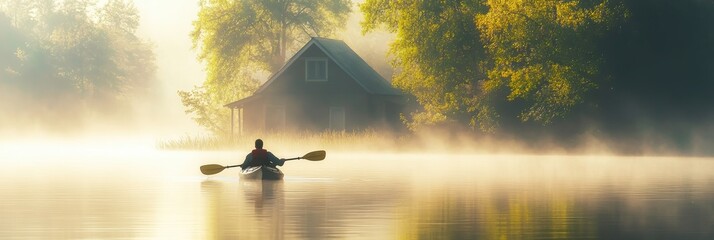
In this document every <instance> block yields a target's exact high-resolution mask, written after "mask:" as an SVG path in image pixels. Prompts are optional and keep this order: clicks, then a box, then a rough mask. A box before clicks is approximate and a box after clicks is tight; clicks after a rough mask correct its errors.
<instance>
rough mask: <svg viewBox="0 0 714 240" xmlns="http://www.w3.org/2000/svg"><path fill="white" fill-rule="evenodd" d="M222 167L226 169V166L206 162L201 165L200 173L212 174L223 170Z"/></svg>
mask: <svg viewBox="0 0 714 240" xmlns="http://www.w3.org/2000/svg"><path fill="white" fill-rule="evenodd" d="M223 169H226V167H224V166H221V165H218V164H208V165H203V166H201V173H203V174H205V175H213V174H216V173H219V172H221V171H223Z"/></svg>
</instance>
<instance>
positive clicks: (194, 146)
mask: <svg viewBox="0 0 714 240" xmlns="http://www.w3.org/2000/svg"><path fill="white" fill-rule="evenodd" d="M258 138H260V139H263V140H264V141H265V143H266V148H267V149H270V150H274V151H281V152H303V151H311V150H318V149H323V150H327V151H341V152H381V153H449V154H517V155H518V154H527V155H530V154H535V155H623V156H680V157H681V156H690V157H710V156H714V152H713V151H712V150H711V149H708V148H706V147H705V145H706V144H704V143H700V144H696V145H698V147H697V146H693V147H689V148H686V149H685V148H681V147H677V146H673V145H672V144H671V143H665V142H656V141H652V142H649V144H632V143H629V144H625V143H622V142H619V143H618V142H616V141H606V140H603V139H598V138H596V137H592V136H590V137H584V138H581V139H579V140H577V141H573V142H571V144H563V143H562V142H558V141H557V140H555V138H548V137H543V138H541V139H539V140H538V141H524V140H523V139H494V138H491V137H482V138H477V137H474V136H470V135H468V134H458V133H454V132H449V133H444V132H404V133H392V132H385V131H377V130H363V131H326V132H297V133H295V132H293V133H286V132H275V133H263V134H244V135H241V136H234V137H233V138H231V137H230V136H218V135H198V136H192V135H185V136H183V137H180V138H173V139H159V140H157V141H156V145H155V147H156V148H157V149H158V150H166V151H230V150H246V149H252V147H253V144H254V141H255V139H258Z"/></svg>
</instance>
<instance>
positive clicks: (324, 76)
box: [225, 37, 405, 133]
mask: <svg viewBox="0 0 714 240" xmlns="http://www.w3.org/2000/svg"><path fill="white" fill-rule="evenodd" d="M225 106H226V107H228V108H230V109H231V120H232V123H233V124H232V131H234V132H239V133H240V132H270V131H288V132H291V131H326V130H332V131H344V130H347V131H353V130H363V129H368V128H371V129H378V130H381V129H400V128H402V124H401V121H400V114H401V113H402V112H403V111H404V108H405V95H404V94H403V93H402V92H401V91H399V90H397V89H395V88H394V87H392V85H391V84H390V83H389V82H387V80H385V79H384V78H383V77H382V76H380V75H379V74H378V73H377V72H376V71H374V69H372V68H371V67H370V66H369V65H368V64H367V63H366V62H365V61H364V60H363V59H362V58H361V57H360V56H359V55H357V53H355V52H354V51H352V49H351V48H350V47H349V46H347V44H345V42H343V41H340V40H334V39H327V38H318V37H313V38H312V39H311V40H310V41H309V42H308V43H307V44H305V46H304V47H302V48H301V49H300V51H298V52H297V53H296V54H295V55H294V56H293V57H292V58H290V60H288V61H287V63H286V64H285V65H284V66H283V67H282V68H281V69H280V70H279V71H278V72H276V73H275V74H273V75H272V76H271V77H270V78H269V79H268V80H267V81H266V82H265V83H264V84H263V85H262V86H261V87H260V88H259V89H258V90H257V91H256V92H255V93H254V94H253V95H252V96H250V97H247V98H244V99H240V100H238V101H235V102H232V103H229V104H226V105H225ZM233 126H236V127H233Z"/></svg>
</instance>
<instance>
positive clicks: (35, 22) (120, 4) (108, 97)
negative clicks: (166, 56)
mask: <svg viewBox="0 0 714 240" xmlns="http://www.w3.org/2000/svg"><path fill="white" fill-rule="evenodd" d="M0 9H1V10H2V11H1V12H0V32H2V33H3V34H2V35H0V38H2V46H1V47H0V77H2V79H3V81H0V85H2V88H0V95H4V96H5V97H8V96H11V95H12V96H13V98H12V99H11V100H8V99H2V100H3V102H4V101H15V102H24V103H26V104H30V103H36V104H38V105H41V106H42V105H54V106H62V108H56V107H52V108H48V109H42V108H39V107H38V106H34V105H30V106H29V107H28V106H25V107H24V108H23V109H24V111H23V112H25V114H27V115H30V116H28V117H33V118H41V119H52V118H53V117H55V116H63V118H64V119H67V120H68V121H73V120H74V121H76V120H77V119H78V118H80V117H81V116H82V115H84V114H88V113H89V112H92V113H93V114H94V113H96V112H97V111H99V112H100V113H102V112H105V113H106V112H109V110H108V109H116V108H117V107H128V106H127V105H125V104H124V102H125V101H126V100H129V99H132V98H134V97H137V96H141V95H142V94H146V93H147V91H148V90H149V88H150V87H151V86H152V84H153V80H154V72H155V64H154V55H153V52H152V50H151V47H150V44H148V43H147V42H145V41H143V40H141V39H139V38H138V37H137V36H136V35H135V32H136V29H137V27H138V22H139V16H138V13H137V10H136V8H135V7H134V5H133V4H132V3H131V2H128V1H123V0H110V1H107V2H106V4H104V5H97V4H96V3H93V2H92V1H79V0H66V1H55V0H13V1H6V2H3V3H2V4H0ZM8 98H9V97H8ZM0 108H4V110H8V109H9V110H8V111H10V110H12V109H11V108H13V106H0ZM104 109H107V110H104ZM72 112H75V113H77V114H74V115H73V114H68V113H72ZM69 115H73V116H69ZM56 121H58V120H57V119H53V120H50V121H48V122H47V123H49V124H51V123H53V122H56Z"/></svg>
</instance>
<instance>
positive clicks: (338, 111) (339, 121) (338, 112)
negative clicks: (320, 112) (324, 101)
mask: <svg viewBox="0 0 714 240" xmlns="http://www.w3.org/2000/svg"><path fill="white" fill-rule="evenodd" d="M330 130H333V131H344V130H345V108H344V107H330Z"/></svg>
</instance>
